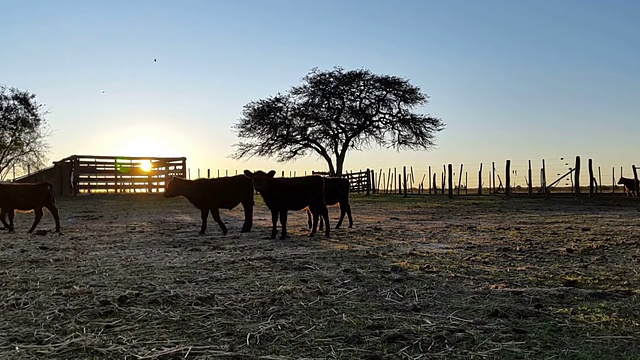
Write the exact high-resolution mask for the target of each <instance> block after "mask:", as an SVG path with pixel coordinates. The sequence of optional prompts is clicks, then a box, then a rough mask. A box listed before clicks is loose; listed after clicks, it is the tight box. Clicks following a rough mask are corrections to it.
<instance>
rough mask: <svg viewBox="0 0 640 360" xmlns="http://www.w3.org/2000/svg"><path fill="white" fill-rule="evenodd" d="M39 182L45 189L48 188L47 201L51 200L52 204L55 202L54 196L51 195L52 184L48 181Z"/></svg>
mask: <svg viewBox="0 0 640 360" xmlns="http://www.w3.org/2000/svg"><path fill="white" fill-rule="evenodd" d="M40 184H42V185H44V186H46V187H47V189H49V201H51V203H52V204H55V203H56V198H55V197H53V184H52V183H50V182H48V181H43V182H41V183H40Z"/></svg>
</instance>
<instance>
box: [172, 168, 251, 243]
mask: <svg viewBox="0 0 640 360" xmlns="http://www.w3.org/2000/svg"><path fill="white" fill-rule="evenodd" d="M176 196H184V197H185V198H186V199H187V200H189V201H190V202H191V203H192V204H193V205H194V206H195V207H197V208H198V209H200V215H201V217H202V226H201V228H200V235H202V234H204V232H205V230H206V229H207V218H208V217H209V212H211V216H213V220H215V221H216V222H217V223H218V225H220V229H221V230H222V233H223V234H225V235H226V234H227V227H226V226H225V225H224V223H223V222H222V220H221V219H220V211H219V209H229V210H231V209H233V208H234V207H236V206H238V204H242V207H243V208H244V224H243V225H242V231H241V232H249V231H251V226H252V224H253V204H254V201H253V182H251V180H250V179H247V177H246V176H244V175H237V176H231V177H222V178H217V179H196V180H186V179H182V178H177V177H174V178H173V179H171V180H170V181H169V183H168V184H167V186H166V189H165V191H164V197H168V198H169V197H176Z"/></svg>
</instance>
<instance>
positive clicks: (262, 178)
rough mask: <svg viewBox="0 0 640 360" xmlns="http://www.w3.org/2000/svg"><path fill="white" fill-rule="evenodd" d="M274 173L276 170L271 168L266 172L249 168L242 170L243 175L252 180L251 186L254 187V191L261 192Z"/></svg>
mask: <svg viewBox="0 0 640 360" xmlns="http://www.w3.org/2000/svg"><path fill="white" fill-rule="evenodd" d="M275 175H276V171H275V170H271V171H269V172H268V173H266V172H264V171H262V170H258V171H256V172H251V171H249V170H245V171H244V176H246V177H248V178H249V179H251V180H253V187H254V188H255V189H256V191H258V192H261V191H264V190H266V189H267V186H268V183H269V180H270V179H273V177H274V176H275Z"/></svg>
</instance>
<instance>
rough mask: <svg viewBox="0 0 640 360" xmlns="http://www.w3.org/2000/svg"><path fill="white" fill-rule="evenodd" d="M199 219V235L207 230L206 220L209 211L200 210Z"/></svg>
mask: <svg viewBox="0 0 640 360" xmlns="http://www.w3.org/2000/svg"><path fill="white" fill-rule="evenodd" d="M200 217H201V218H202V226H200V235H203V234H204V231H205V230H207V218H208V217H209V209H202V210H200Z"/></svg>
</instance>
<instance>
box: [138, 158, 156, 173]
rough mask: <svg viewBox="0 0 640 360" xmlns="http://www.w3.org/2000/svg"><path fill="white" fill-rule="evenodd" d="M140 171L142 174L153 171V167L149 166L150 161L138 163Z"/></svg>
mask: <svg viewBox="0 0 640 360" xmlns="http://www.w3.org/2000/svg"><path fill="white" fill-rule="evenodd" d="M140 169H141V170H142V171H144V172H149V171H151V169H153V165H152V164H151V160H142V161H140Z"/></svg>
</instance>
